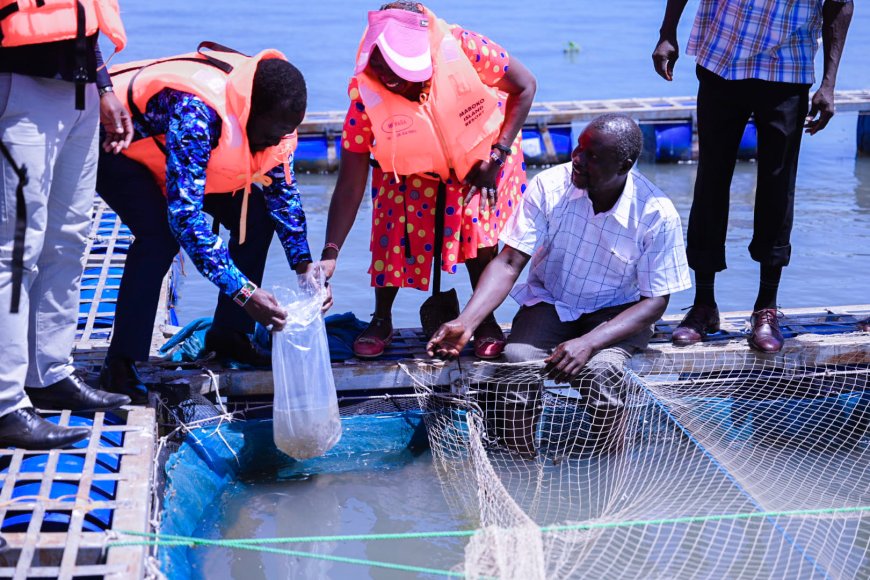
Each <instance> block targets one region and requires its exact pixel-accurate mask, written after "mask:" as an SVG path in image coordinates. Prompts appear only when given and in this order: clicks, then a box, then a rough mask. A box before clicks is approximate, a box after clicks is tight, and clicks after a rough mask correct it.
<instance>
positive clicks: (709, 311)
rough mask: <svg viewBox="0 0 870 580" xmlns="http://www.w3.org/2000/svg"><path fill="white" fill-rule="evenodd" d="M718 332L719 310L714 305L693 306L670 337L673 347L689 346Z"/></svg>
mask: <svg viewBox="0 0 870 580" xmlns="http://www.w3.org/2000/svg"><path fill="white" fill-rule="evenodd" d="M714 332H719V308H717V307H716V306H715V305H713V306H709V305H707V304H695V305H694V306H692V307H691V308H690V309H689V312H688V313H687V314H686V317H685V318H683V321H682V322H681V323H680V325H679V326H678V327H676V328H675V329H674V332H673V334H672V335H671V342H673V343H674V346H689V345H690V344H695V343H696V342H700V341H702V340H704V338H706V336H707V335H708V334H712V333H714Z"/></svg>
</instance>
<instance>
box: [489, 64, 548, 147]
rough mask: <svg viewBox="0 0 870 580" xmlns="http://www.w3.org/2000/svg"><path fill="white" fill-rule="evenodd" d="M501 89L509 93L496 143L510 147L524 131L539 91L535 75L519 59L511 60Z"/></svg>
mask: <svg viewBox="0 0 870 580" xmlns="http://www.w3.org/2000/svg"><path fill="white" fill-rule="evenodd" d="M499 88H500V89H502V90H506V91H507V93H508V99H507V104H506V105H505V118H504V123H503V124H502V128H501V133H499V136H498V139H497V140H496V143H497V144H499V145H503V146H505V147H510V146H511V144H512V143H513V142H514V139H516V138H517V135H518V134H519V132H520V131H521V130H522V128H523V125H524V124H525V122H526V118H527V117H528V116H529V111H530V110H531V108H532V103H534V101H535V92H537V90H538V85H537V81H536V80H535V77H534V75H532V73H531V72H530V71H529V70H528V69H527V68H526V67H525V66H524V65H523V64H522V63H521V62H520V61H519V60H517V59H515V58H511V62H510V65H509V66H508V74H507V75H505V79H504V82H503V83H500V86H499Z"/></svg>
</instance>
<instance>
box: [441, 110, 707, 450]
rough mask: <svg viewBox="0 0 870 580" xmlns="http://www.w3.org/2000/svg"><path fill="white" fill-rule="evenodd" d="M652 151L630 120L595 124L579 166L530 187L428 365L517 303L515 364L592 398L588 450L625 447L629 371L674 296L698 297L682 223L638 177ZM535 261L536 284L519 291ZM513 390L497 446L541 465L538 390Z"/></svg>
mask: <svg viewBox="0 0 870 580" xmlns="http://www.w3.org/2000/svg"><path fill="white" fill-rule="evenodd" d="M642 142H643V138H642V135H641V132H640V128H639V127H638V126H637V124H635V122H634V121H632V120H631V119H630V118H628V117H626V116H623V115H617V114H607V115H602V116H600V117H597V118H596V119H594V120H593V121H592V122H591V123H590V124H589V125H588V126H587V127H586V129H585V130H584V131H583V132H582V134H581V135H580V138H579V140H578V144H577V147H576V149H574V151H573V152H572V154H571V162H570V163H565V164H563V165H559V166H557V167H554V168H552V169H548V170H546V171H543V172H541V173H540V174H538V175H537V176H536V177H535V178H534V179H532V180H531V182H530V183H529V187H528V189H527V190H526V192H525V194H524V195H523V199H522V201H521V203H520V205H519V206H518V207H517V209H516V211H515V212H514V214H513V215H512V216H511V218H510V220H509V221H508V223H507V224H506V226H505V228H504V230H503V232H502V234H501V241H502V242H504V248H503V249H502V251H501V252H500V253H499V255H498V256H497V257H496V259H495V260H494V261H493V262H491V263H490V264H489V266H487V268H486V270H485V271H484V272H483V275H482V277H481V279H480V283H479V284H478V286H477V290H476V291H475V292H474V294H473V296H472V297H471V300H470V301H469V303H468V305H467V306H466V307H465V309H464V310H463V311H462V313H461V314H460V315H459V318H457V319H455V320H452V321H450V322H448V323H446V324H444V325H443V326H442V327H441V328H440V329H438V331H437V332H436V333H435V335H434V336H433V337H432V340H431V341H430V342H429V344H428V347H427V350H428V352H429V354H430V356H439V357H443V358H452V357H456V356H458V355H459V352H460V351H461V350H462V348H463V347H464V346H465V344H466V343H467V342H468V340H469V339H470V338H471V336H472V333H473V332H474V329H475V328H477V325H478V324H479V323H480V322H481V321H482V320H483V319H484V318H485V317H486V316H487V315H488V314H489V313H491V312H492V311H493V310H495V309H496V308H498V307H499V306H500V305H501V303H502V302H503V301H504V300H505V298H507V295H508V293H510V294H511V296H513V298H514V299H515V300H516V301H517V302H518V303H519V304H520V310H519V312H518V313H517V315H516V317H515V318H514V320H513V324H512V327H511V334H510V337H509V339H508V343H507V346H506V348H505V353H504V354H505V357H506V358H507V360H508V362H524V361H535V360H541V359H543V360H544V361H545V363H546V369H547V371H548V373H549V376H550V377H551V378H553V379H555V380H557V381H564V382H570V383H571V384H572V385H573V386H574V387H575V388H577V389H578V390H579V391H580V392H581V393H582V394H583V397H584V400H585V401H586V403H587V407H586V410H587V413H588V417H589V420H590V422H591V425H592V433H591V434H590V436H589V440H588V441H585V442H578V444H584V446H585V447H586V450H588V451H592V452H597V451H600V450H602V449H606V448H611V447H612V446H613V445H614V444H615V443H617V441H618V440H619V438H620V436H621V433H620V429H618V428H617V427H618V426H619V425H620V424H621V422H620V421H619V419H620V417H621V416H622V413H621V408H622V407H624V405H625V400H624V381H623V376H624V372H623V368H624V365H625V363H626V362H627V361H628V359H629V358H630V357H631V356H632V355H633V354H634V353H636V352H639V351H641V350H643V349H644V348H646V346H647V343H648V342H649V339H650V337H651V336H652V334H653V325H654V323H655V322H656V321H657V320H658V319H659V318H660V317H661V316H662V314H664V312H665V309H666V308H667V305H668V300H669V298H670V295H671V294H672V293H674V292H678V291H680V290H685V289H687V288H690V287H691V280H690V277H689V268H688V265H687V263H686V251H685V246H684V244H683V230H682V226H681V225H680V216H679V214H678V213H677V211H676V209H675V208H674V205H673V203H672V202H671V200H670V199H669V198H668V197H667V196H666V195H665V194H664V193H663V192H662V191H661V190H660V189H658V188H657V187H656V186H655V185H653V183H652V182H651V181H649V180H648V179H647V178H646V177H644V176H643V175H641V174H640V173H639V172H638V171H637V170H633V169H632V168H633V167H634V164H635V162H636V161H637V158H638V156H639V155H640V149H641V144H642ZM529 260H531V262H532V265H531V269H530V271H529V276H528V279H527V281H526V282H525V283H523V284H518V285H516V287H514V284H515V283H516V281H517V279H518V278H519V276H520V273H521V272H522V270H523V268H524V267H525V266H526V264H527V263H528V262H529ZM511 289H513V291H511ZM523 388H524V389H525V390H524V391H522V389H523ZM507 390H508V393H501V395H500V396H499V398H500V399H503V401H502V402H501V403H496V406H497V407H500V409H499V410H498V412H499V414H500V417H499V420H498V421H496V424H497V425H501V427H498V426H497V427H496V430H497V431H498V432H497V433H495V435H496V436H497V437H498V438H500V439H502V441H503V442H504V444H505V445H506V446H507V447H508V448H510V449H512V450H514V451H517V452H519V453H521V454H523V455H535V454H536V452H537V450H536V449H535V443H534V431H535V429H534V426H535V424H536V421H537V418H538V417H539V411H538V409H539V408H540V386H539V385H536V386H532V387H531V388H530V387H529V386H528V385H526V386H525V387H520V386H519V385H516V386H513V387H508V388H507ZM508 395H509V396H508ZM508 407H510V409H508ZM488 419H490V420H491V419H492V417H488Z"/></svg>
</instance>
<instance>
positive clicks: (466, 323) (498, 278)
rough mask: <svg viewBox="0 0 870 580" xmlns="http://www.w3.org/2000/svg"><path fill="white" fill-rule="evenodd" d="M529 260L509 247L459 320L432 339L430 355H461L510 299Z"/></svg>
mask: <svg viewBox="0 0 870 580" xmlns="http://www.w3.org/2000/svg"><path fill="white" fill-rule="evenodd" d="M529 257H530V256H529V255H528V254H525V253H523V252H521V251H519V250H517V249H515V248H512V247H511V246H505V247H504V248H503V249H502V251H501V252H500V253H499V254H498V256H496V257H495V259H494V260H493V261H492V262H490V263H489V265H488V266H487V267H486V269H485V270H484V271H483V274H481V276H480V282H479V283H478V284H477V288H476V289H475V291H474V294H473V295H472V296H471V300H469V301H468V304H467V305H466V306H465V309H464V310H463V311H462V314H460V315H459V318H457V319H455V320H451V321H450V322H447V323H445V324H442V325H441V328H439V329H438V330H437V331H436V332H435V334H434V335H433V336H432V340H430V341H429V344H428V345H426V352H428V353H429V356H438V357H441V358H453V357H456V356H459V353H460V352H461V351H462V349H463V347H465V345H466V344H467V343H468V341H469V340H470V339H471V335H472V334H473V333H474V329H475V328H477V326H478V325H479V324H480V323H481V322H483V319H484V318H486V317H487V315H489V314H490V313H491V312H492V311H493V310H495V309H496V308H498V307H499V306H501V303H502V302H504V299H505V298H507V296H508V294H509V293H510V291H511V288H513V287H514V283H515V282H516V281H517V278H519V277H520V273H522V271H523V268H525V266H526V264H527V263H528V261H529Z"/></svg>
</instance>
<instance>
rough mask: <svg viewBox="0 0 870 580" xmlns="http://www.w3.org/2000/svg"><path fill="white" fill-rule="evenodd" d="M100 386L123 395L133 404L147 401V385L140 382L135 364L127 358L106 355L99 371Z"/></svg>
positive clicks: (142, 403)
mask: <svg viewBox="0 0 870 580" xmlns="http://www.w3.org/2000/svg"><path fill="white" fill-rule="evenodd" d="M100 388H101V389H103V390H104V391H107V392H109V393H118V394H119V395H124V397H125V398H126V399H128V401H130V402H131V403H132V404H134V405H144V404H146V403H148V387H146V386H145V383H143V382H142V377H140V376H139V371H137V370H136V365H135V364H134V363H133V361H131V360H130V359H127V358H122V357H106V360H105V362H104V363H103V368H102V370H101V371H100Z"/></svg>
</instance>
